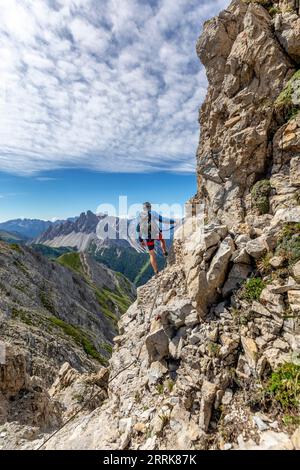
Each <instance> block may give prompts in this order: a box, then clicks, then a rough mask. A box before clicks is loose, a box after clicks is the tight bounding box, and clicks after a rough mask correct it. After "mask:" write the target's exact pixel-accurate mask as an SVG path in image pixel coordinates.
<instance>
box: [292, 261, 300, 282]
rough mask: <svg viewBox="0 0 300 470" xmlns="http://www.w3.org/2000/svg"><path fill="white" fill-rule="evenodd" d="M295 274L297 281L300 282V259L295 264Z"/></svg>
mask: <svg viewBox="0 0 300 470" xmlns="http://www.w3.org/2000/svg"><path fill="white" fill-rule="evenodd" d="M293 276H294V278H295V279H296V281H297V282H300V261H298V263H296V264H295V265H294V266H293Z"/></svg>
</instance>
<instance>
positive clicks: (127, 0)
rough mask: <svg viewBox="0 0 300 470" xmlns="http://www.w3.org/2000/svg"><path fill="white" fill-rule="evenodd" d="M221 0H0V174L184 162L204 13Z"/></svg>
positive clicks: (190, 142) (192, 142)
mask: <svg viewBox="0 0 300 470" xmlns="http://www.w3.org/2000/svg"><path fill="white" fill-rule="evenodd" d="M227 4H228V0H217V1H214V2H211V1H209V0H190V1H186V0H177V1H176V2H174V0H149V1H148V2H144V1H143V0H101V1H99V0H9V1H7V0H0V8H1V17H0V44H1V47H0V74H1V75H0V77H1V82H0V171H1V170H2V171H7V172H12V173H18V174H32V173H35V172H39V171H45V170H52V169H56V168H66V167H74V166H76V167H84V168H91V169H96V170H99V171H110V172H115V171H117V172H146V171H150V170H159V169H165V170H169V171H182V172H189V171H193V168H194V155H195V151H196V146H197V141H198V133H199V130H198V123H197V117H198V108H199V106H200V104H201V102H202V100H203V98H204V96H205V90H206V77H205V73H204V70H203V68H202V67H201V65H200V63H199V61H198V59H197V57H196V53H195V43H196V40H197V37H198V35H199V33H200V31H201V26H202V24H203V21H204V20H206V19H207V18H209V17H211V16H212V15H214V14H216V13H217V12H218V11H219V10H220V9H221V8H222V7H225V6H226V5H227Z"/></svg>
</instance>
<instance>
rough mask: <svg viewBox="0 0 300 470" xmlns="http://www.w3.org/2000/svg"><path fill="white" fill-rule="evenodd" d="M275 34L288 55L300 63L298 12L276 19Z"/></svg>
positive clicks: (299, 20)
mask: <svg viewBox="0 0 300 470" xmlns="http://www.w3.org/2000/svg"><path fill="white" fill-rule="evenodd" d="M275 34H276V36H277V38H278V40H279V42H280V44H281V45H282V46H283V47H284V49H285V50H286V52H287V54H288V55H289V56H290V57H292V58H293V59H294V60H295V61H297V62H300V46H299V44H300V19H299V16H298V15H297V14H296V12H286V13H283V14H280V15H279V16H278V18H276V21H275Z"/></svg>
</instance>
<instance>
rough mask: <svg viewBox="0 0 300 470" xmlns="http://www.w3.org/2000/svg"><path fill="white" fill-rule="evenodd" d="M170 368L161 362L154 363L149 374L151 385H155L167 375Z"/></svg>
mask: <svg viewBox="0 0 300 470" xmlns="http://www.w3.org/2000/svg"><path fill="white" fill-rule="evenodd" d="M167 372H168V368H167V367H166V364H164V363H163V362H162V361H161V362H152V364H151V367H150V369H149V372H148V377H149V385H155V384H156V383H157V382H158V381H159V380H160V379H161V378H162V377H163V376H164V375H165V374H166V373H167Z"/></svg>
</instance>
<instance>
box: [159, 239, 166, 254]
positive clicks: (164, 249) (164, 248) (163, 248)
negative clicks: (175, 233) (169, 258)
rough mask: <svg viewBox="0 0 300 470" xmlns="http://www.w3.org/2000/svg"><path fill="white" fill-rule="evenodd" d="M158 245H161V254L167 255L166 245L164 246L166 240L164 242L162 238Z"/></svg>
mask: <svg viewBox="0 0 300 470" xmlns="http://www.w3.org/2000/svg"><path fill="white" fill-rule="evenodd" d="M160 244H161V249H162V251H163V253H164V254H165V253H167V245H166V240H164V239H163V238H162V239H161V240H160Z"/></svg>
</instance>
